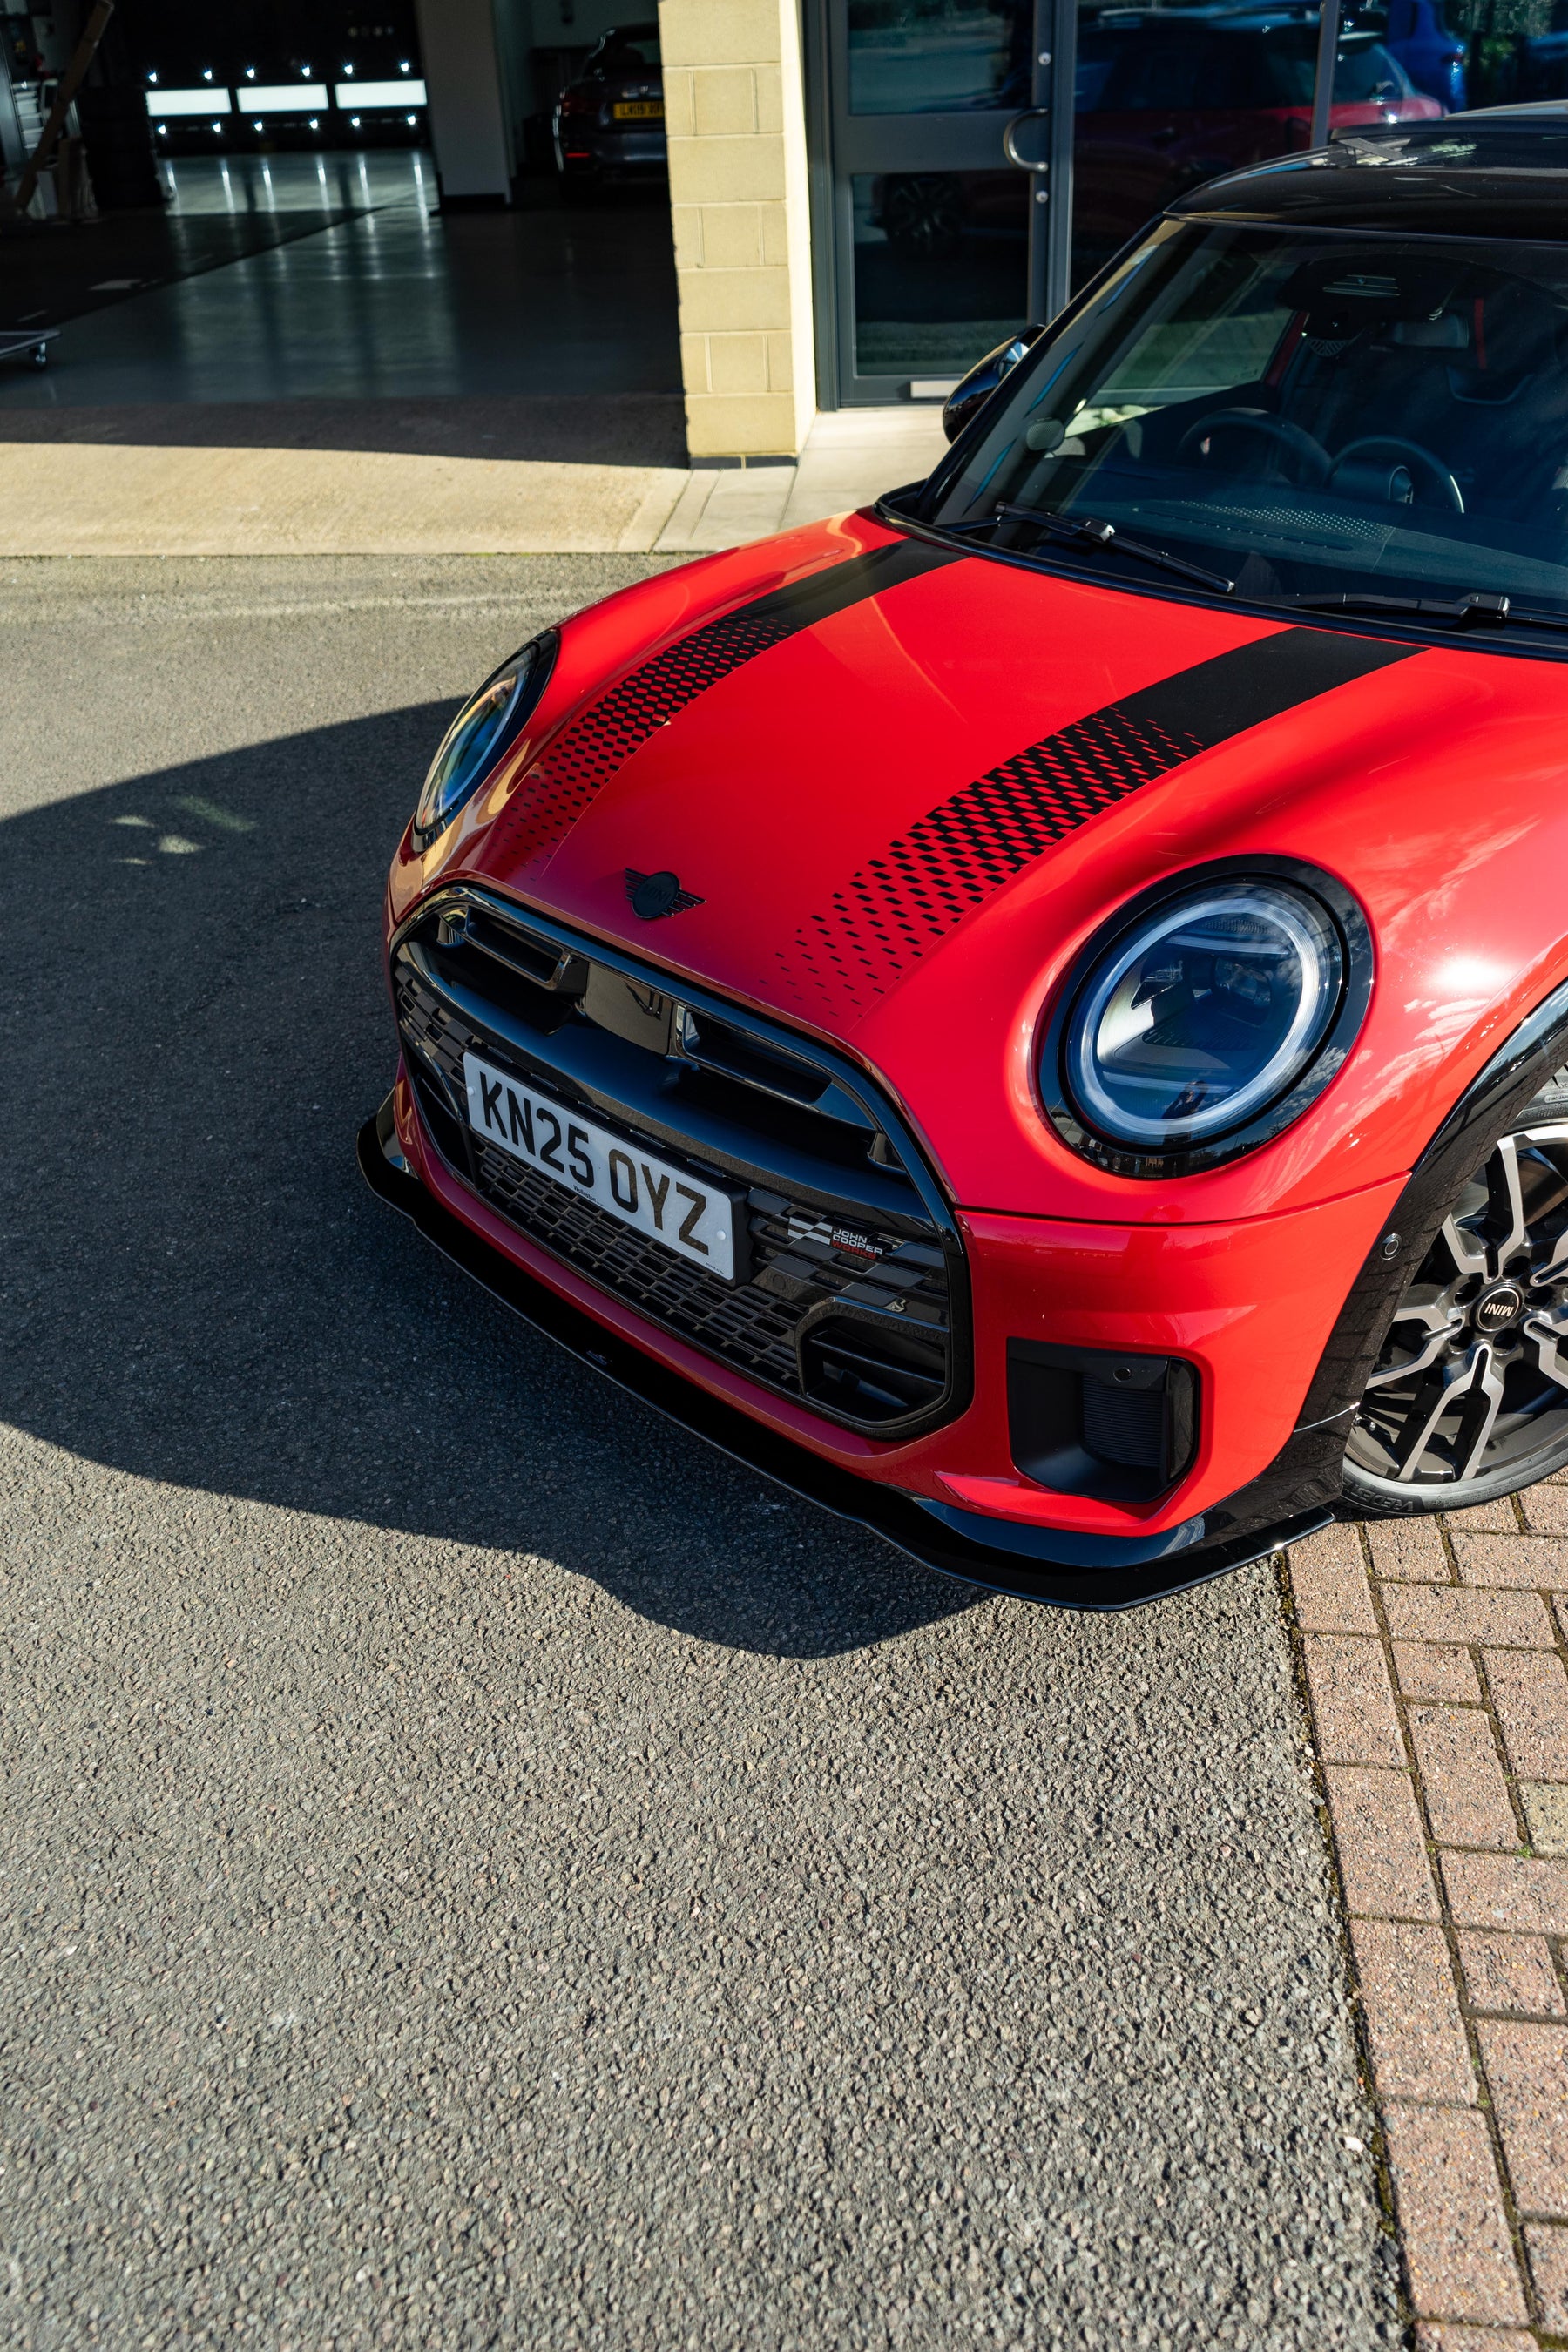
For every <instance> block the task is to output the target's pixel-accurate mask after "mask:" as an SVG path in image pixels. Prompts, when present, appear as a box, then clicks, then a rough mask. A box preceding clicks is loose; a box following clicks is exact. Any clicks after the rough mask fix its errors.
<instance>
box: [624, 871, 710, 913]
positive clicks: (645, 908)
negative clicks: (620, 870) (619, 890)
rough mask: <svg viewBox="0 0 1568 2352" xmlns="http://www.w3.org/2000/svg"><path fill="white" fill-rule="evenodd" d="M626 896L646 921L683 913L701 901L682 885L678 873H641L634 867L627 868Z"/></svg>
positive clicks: (634, 909) (634, 911)
mask: <svg viewBox="0 0 1568 2352" xmlns="http://www.w3.org/2000/svg"><path fill="white" fill-rule="evenodd" d="M626 896H627V898H629V899H630V900H631V902H632V912H633V914H634V915H640V916H641V917H642V919H643V921H644V922H645V923H657V922H658V919H659V917H660V916H661V915H683V914H685V912H686V910H687V908H689V907H700V905H701V904H702V901H701V899H700V898H696V897H694V896H693V894H692V893H691V892H690V891H689V890H683V889H682V888H681V887H680V877H679V874H671V873H668V871H667V872H664V873H661V874H639V873H638V872H637V868H636V866H627V867H626Z"/></svg>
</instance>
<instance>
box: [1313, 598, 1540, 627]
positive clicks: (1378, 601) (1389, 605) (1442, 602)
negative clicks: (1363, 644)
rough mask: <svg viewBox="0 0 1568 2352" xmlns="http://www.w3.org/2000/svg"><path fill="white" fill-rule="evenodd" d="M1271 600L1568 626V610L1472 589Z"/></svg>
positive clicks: (1450, 619)
mask: <svg viewBox="0 0 1568 2352" xmlns="http://www.w3.org/2000/svg"><path fill="white" fill-rule="evenodd" d="M1268 602H1269V603H1270V604H1294V605H1297V606H1298V607H1300V609H1302V610H1304V611H1308V612H1313V613H1370V614H1373V615H1376V614H1379V613H1405V614H1409V615H1410V616H1411V618H1412V619H1414V620H1420V621H1438V622H1441V621H1446V622H1447V624H1448V625H1449V627H1450V628H1455V629H1473V628H1492V629H1568V613H1540V612H1536V611H1534V610H1533V609H1532V608H1531V606H1529V605H1527V604H1515V603H1514V601H1513V599H1512V597H1511V596H1493V595H1489V594H1487V593H1483V592H1472V593H1470V594H1469V595H1468V596H1447V597H1445V596H1378V595H1373V594H1372V593H1370V592H1368V593H1365V594H1363V593H1359V592H1358V591H1357V590H1355V589H1353V588H1352V589H1351V590H1349V591H1348V592H1347V593H1344V594H1342V595H1337V596H1270V597H1269V599H1268Z"/></svg>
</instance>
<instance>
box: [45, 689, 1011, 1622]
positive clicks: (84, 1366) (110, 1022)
mask: <svg viewBox="0 0 1568 2352" xmlns="http://www.w3.org/2000/svg"><path fill="white" fill-rule="evenodd" d="M448 716H449V712H448V710H447V708H446V707H445V706H438V705H425V706H418V707H413V708H408V709H400V710H396V711H392V712H389V713H385V714H383V715H380V716H377V717H374V718H368V719H359V720H355V721H353V722H352V723H349V724H345V725H339V726H333V727H326V728H322V729H320V730H315V731H312V732H309V733H304V734H300V735H295V736H291V737H288V738H285V739H282V740H277V741H273V742H268V743H265V744H261V745H257V746H253V747H249V748H247V749H244V750H241V751H231V752H226V753H223V754H221V755H218V756H215V757H213V758H210V759H205V760H200V761H194V762H192V763H190V764H188V765H185V766H181V767H176V768H170V769H167V770H164V771H163V772H159V773H156V774H151V775H145V776H140V777H137V778H134V779H132V781H130V782H124V783H120V784H116V785H113V786H111V787H109V788H106V789H104V790H102V791H100V792H96V793H90V794H87V795H84V796H81V797H79V798H76V799H73V800H69V801H66V802H62V803H56V804H55V805H53V806H49V807H47V808H44V809H42V810H38V811H36V812H32V813H29V814H25V815H22V816H18V817H16V818H13V819H11V820H9V821H8V822H6V823H5V824H4V825H0V843H3V845H4V852H5V865H6V872H7V877H8V880H9V885H10V896H11V905H12V908H13V910H14V919H13V922H12V924H11V925H10V926H9V927H8V929H7V933H6V937H5V943H4V945H3V947H0V959H3V961H4V964H5V967H7V969H6V987H5V1002H6V1003H8V1005H9V1006H10V1008H11V1013H10V1021H11V1036H10V1043H11V1048H12V1050H11V1053H10V1055H9V1057H8V1060H9V1070H10V1080H11V1093H10V1106H9V1108H10V1116H9V1118H8V1121H7V1128H8V1134H7V1144H8V1147H9V1157H10V1162H11V1171H12V1176H11V1182H10V1184H9V1185H8V1187H7V1193H8V1197H7V1199H6V1202H5V1236H4V1241H3V1244H0V1314H3V1316H4V1320H5V1330H6V1335H7V1345H6V1346H5V1349H3V1350H0V1414H3V1415H4V1417H5V1419H6V1420H8V1421H10V1422H11V1423H14V1424H15V1425H16V1426H17V1427H19V1428H22V1429H24V1430H26V1431H29V1432H31V1433H34V1434H36V1435H37V1437H39V1438H41V1439H44V1440H46V1441H47V1442H48V1443H49V1444H52V1445H57V1446H61V1447H64V1448H67V1449H68V1450H69V1451H70V1452H71V1453H73V1454H79V1455H82V1456H85V1457H87V1458H89V1459H90V1460H93V1461H96V1462H100V1463H103V1464H106V1465H111V1466H112V1467H114V1468H115V1469H117V1470H120V1471H122V1472H127V1473H131V1474H133V1475H137V1476H140V1477H146V1478H151V1479H158V1480H163V1481H167V1482H170V1483H173V1484H175V1485H181V1486H188V1487H192V1488H196V1489H202V1490H206V1491H211V1492H216V1493H224V1494H232V1495H237V1496H246V1497H251V1498H254V1499H257V1500H258V1501H261V1502H263V1503H267V1504H271V1505H276V1506H279V1507H284V1508H288V1509H291V1510H300V1511H307V1512H312V1513H317V1514H321V1515H322V1516H324V1517H331V1518H347V1519H352V1520H360V1521H364V1522H368V1523H369V1524H372V1525H374V1526H377V1527H381V1528H386V1529H388V1530H407V1531H410V1532H415V1533H417V1534H419V1535H421V1536H426V1537H433V1538H442V1539H446V1540H448V1541H450V1542H452V1543H455V1544H458V1545H462V1546H468V1547H478V1548H484V1549H494V1550H496V1551H498V1552H504V1553H509V1554H514V1555H515V1554H523V1555H533V1556H539V1557H542V1558H545V1559H552V1560H555V1561H558V1562H559V1563H561V1564H562V1565H563V1567H564V1568H565V1569H567V1570H569V1571H571V1572H573V1573H574V1574H578V1575H583V1576H587V1577H591V1578H593V1579H594V1580H596V1581H597V1582H598V1583H599V1584H600V1585H602V1586H603V1587H604V1588H605V1590H606V1591H609V1592H611V1593H613V1594H615V1595H616V1597H617V1598H619V1599H620V1600H621V1601H625V1602H626V1604H627V1605H628V1606H629V1607H631V1608H634V1609H636V1610H638V1611H640V1612H643V1613H644V1614H645V1615H647V1616H648V1617H649V1618H652V1619H654V1620H657V1621H658V1622H662V1623H666V1624H668V1625H670V1626H672V1627H678V1628H679V1630H680V1631H681V1632H683V1633H688V1634H690V1635H693V1636H695V1637H697V1638H699V1639H701V1640H705V1641H710V1642H714V1643H723V1644H725V1645H728V1646H732V1647H736V1648H741V1649H745V1650H751V1651H755V1652H758V1653H761V1654H776V1655H781V1656H792V1657H813V1656H826V1655H830V1654H837V1653H841V1652H843V1651H846V1650H850V1649H854V1648H858V1647H860V1646H863V1645H865V1644H868V1643H876V1642H880V1641H885V1640H887V1639H889V1638H890V1637H892V1636H894V1635H897V1634H900V1633H906V1632H908V1631H910V1630H911V1629H913V1628H915V1627H917V1626H920V1625H921V1624H924V1623H927V1622H931V1621H932V1620H934V1619H938V1618H941V1617H944V1616H948V1615H951V1614H952V1613H953V1612H955V1611H958V1610H961V1609H963V1608H966V1607H969V1606H971V1605H973V1602H974V1601H976V1600H977V1599H978V1597H979V1596H978V1595H976V1594H974V1593H973V1592H972V1591H969V1590H968V1589H967V1588H965V1587H963V1586H962V1585H958V1584H954V1583H949V1582H948V1581H947V1580H944V1579H942V1578H941V1577H938V1576H936V1575H934V1574H931V1572H929V1571H927V1570H922V1569H921V1568H920V1567H918V1566H917V1565H916V1564H914V1563H913V1562H910V1561H909V1560H907V1559H904V1558H903V1557H902V1556H901V1555H900V1554H898V1553H896V1552H894V1551H892V1550H891V1549H889V1548H888V1547H887V1546H885V1545H883V1544H882V1543H881V1542H879V1540H878V1539H877V1538H874V1537H872V1536H869V1535H868V1534H866V1533H864V1532H863V1531H861V1530H858V1529H856V1528H850V1527H847V1526H846V1525H844V1524H843V1523H842V1522H839V1521H837V1520H835V1519H832V1518H829V1517H826V1515H825V1514H822V1513H820V1512H818V1511H816V1510H815V1509H813V1508H812V1507H810V1506H809V1505H806V1504H805V1503H802V1502H799V1501H797V1500H795V1498H793V1497H791V1496H786V1495H784V1494H782V1493H781V1492H780V1491H779V1490H778V1489H776V1488H773V1487H771V1486H767V1485H766V1484H765V1483H764V1482H763V1481H761V1480H759V1479H757V1478H755V1477H753V1476H752V1475H751V1474H750V1473H748V1472H746V1471H744V1470H743V1469H742V1468H740V1467H739V1466H738V1465H734V1464H732V1463H731V1462H729V1461H727V1460H726V1459H724V1458H723V1457H722V1456H721V1455H718V1454H714V1453H712V1452H710V1450H709V1449H708V1448H707V1447H706V1446H704V1445H702V1444H700V1442H699V1441H698V1440H696V1439H694V1438H691V1437H689V1436H688V1435H687V1434H686V1433H683V1432H681V1431H679V1430H678V1429H676V1428H674V1427H672V1426H671V1425H670V1424H668V1423H665V1422H663V1421H662V1420H660V1418H659V1417H658V1415H657V1414H655V1413H653V1412H650V1411H648V1410H647V1408H645V1407H643V1406H642V1405H640V1404H637V1403H636V1402H633V1401H631V1400H630V1399H628V1398H626V1396H624V1395H623V1394H621V1393H620V1392H619V1391H616V1390H614V1389H612V1388H610V1387H609V1386H608V1385H607V1384H606V1383H605V1382H603V1381H600V1380H598V1379H597V1378H596V1376H595V1375H594V1374H593V1373H592V1372H591V1371H589V1370H587V1368H586V1367H584V1366H583V1365H581V1364H579V1363H578V1362H576V1361H575V1360H574V1359H573V1358H571V1357H569V1356H567V1355H565V1354H564V1353H563V1351H562V1350H561V1349H557V1348H556V1347H554V1346H553V1345H552V1343H551V1342H550V1341H549V1340H547V1339H544V1338H542V1336H541V1335H540V1334H538V1333H537V1332H535V1331H534V1330H532V1328H531V1327H530V1326H528V1325H526V1324H524V1323H523V1322H521V1320H519V1319H518V1318H515V1317H512V1316H511V1315H510V1314H509V1313H508V1311H507V1310H506V1309H505V1308H504V1307H500V1305H498V1304H497V1303H496V1302H495V1301H494V1300H492V1299H491V1298H490V1297H489V1296H488V1295H487V1294H485V1293H484V1292H482V1291H480V1290H479V1288H478V1287H477V1286H475V1285H473V1284H472V1283H470V1282H469V1281H468V1280H467V1279H466V1278H465V1277H464V1276H462V1275H460V1274H459V1273H458V1272H457V1271H456V1269H454V1268H453V1267H451V1266H449V1265H447V1263H446V1261H445V1260H443V1259H442V1258H440V1257H439V1256H438V1255H437V1254H436V1253H435V1252H434V1251H432V1250H431V1249H430V1248H429V1247H428V1246H427V1245H426V1244H425V1243H424V1242H423V1241H422V1240H420V1238H419V1237H418V1236H417V1234H416V1233H415V1231H414V1229H413V1228H412V1227H411V1226H410V1225H409V1224H408V1223H405V1221H404V1220H403V1219H402V1218H399V1217H397V1216H396V1215H395V1214H394V1213H391V1212H389V1211H388V1210H386V1209H385V1208H384V1207H383V1206H382V1204H381V1203H380V1202H377V1201H376V1200H375V1199H374V1197H373V1196H372V1194H371V1193H370V1192H369V1191H368V1189H367V1188H366V1186H365V1185H364V1183H363V1180H362V1178H361V1177H360V1175H359V1172H358V1170H357V1168H356V1166H355V1162H354V1137H355V1131H356V1129H357V1128H358V1126H359V1124H360V1122H361V1120H363V1118H365V1117H366V1115H367V1114H368V1113H369V1112H370V1111H372V1110H373V1109H374V1108H375V1105H376V1103H377V1102H378V1101H379V1099H380V1098H381V1097H382V1095H383V1094H384V1091H385V1088H386V1087H387V1085H388V1083H389V1082H390V1078H391V1074H392V1069H393V1065H394V1059H395V1055H394V1047H393V1041H392V1024H391V1015H390V1012H389V1009H388V1005H387V1002H386V995H385V989H384V981H383V977H382V970H381V959H380V943H379V933H378V910H379V906H380V900H381V891H382V886H383V880H384V870H385V865H386V860H387V857H388V856H389V855H390V852H391V849H392V846H393V844H394V842H395V839H396V836H397V834H398V831H399V829H400V827H401V825H402V824H403V822H404V820H405V815H406V813H407V811H406V803H407V802H408V800H409V797H410V793H411V792H412V789H413V782H414V780H415V779H416V778H417V776H418V775H419V774H420V772H421V771H422V769H423V766H424V764H425V761H426V758H427V757H428V752H429V747H430V745H431V744H432V743H433V742H434V741H435V740H437V737H438V734H439V731H440V729H441V726H442V724H443V723H444V721H445V720H446V719H447V717H448Z"/></svg>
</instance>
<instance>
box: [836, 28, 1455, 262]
mask: <svg viewBox="0 0 1568 2352" xmlns="http://www.w3.org/2000/svg"><path fill="white" fill-rule="evenodd" d="M1317 54H1318V26H1317V11H1316V9H1315V8H1314V9H1313V10H1312V12H1311V15H1310V17H1309V16H1307V15H1306V14H1305V13H1304V12H1302V11H1300V10H1276V11H1272V12H1265V11H1262V10H1255V11H1251V12H1248V13H1246V14H1241V13H1237V14H1226V13H1223V12H1220V11H1211V10H1194V9H1174V8H1162V9H1156V10H1150V11H1143V10H1139V9H1133V8H1127V9H1121V8H1119V9H1115V10H1112V11H1107V12H1106V13H1105V14H1103V15H1101V16H1098V17H1088V16H1086V17H1085V18H1084V19H1083V21H1082V23H1081V24H1080V26H1079V37H1078V81H1077V90H1076V113H1075V136H1074V142H1073V235H1074V241H1075V244H1076V246H1077V248H1078V250H1079V254H1080V256H1082V257H1087V259H1088V261H1089V265H1090V266H1091V267H1092V266H1098V264H1099V263H1100V261H1102V260H1105V259H1108V258H1109V257H1110V255H1111V254H1112V253H1114V252H1116V251H1117V250H1118V249H1119V248H1120V247H1121V246H1123V245H1125V244H1126V242H1127V240H1128V238H1129V237H1130V236H1135V235H1136V234H1137V232H1138V230H1139V229H1141V228H1142V226H1143V224H1144V222H1145V221H1147V220H1151V219H1152V217H1153V215H1155V214H1156V213H1158V212H1160V211H1161V210H1163V207H1164V206H1165V205H1170V204H1173V203H1174V202H1175V201H1176V199H1177V198H1178V197H1179V196H1182V195H1184V194H1186V193H1187V191H1188V190H1189V189H1191V188H1194V187H1196V186H1198V185H1199V184H1200V183H1201V182H1203V181H1205V180H1212V179H1215V178H1217V177H1218V176H1219V175H1220V174H1221V173H1226V172H1236V171H1240V170H1244V169H1245V168H1246V167H1247V165H1248V164H1252V163H1265V162H1267V161H1268V159H1269V158H1270V157H1272V156H1276V155H1283V154H1288V153H1289V152H1293V151H1296V150H1299V149H1304V148H1305V147H1306V146H1307V144H1308V142H1309V140H1310V135H1311V122H1312V83H1313V77H1314V74H1315V71H1316V66H1317ZM1443 111H1444V110H1443V108H1442V107H1441V106H1440V105H1439V104H1438V103H1437V101H1436V99H1432V98H1426V97H1423V95H1422V94H1421V92H1420V91H1419V90H1418V89H1416V87H1415V83H1414V82H1413V81H1412V79H1411V78H1410V76H1409V74H1408V72H1407V71H1406V70H1405V67H1404V66H1403V65H1402V64H1401V63H1400V62H1399V60H1398V58H1395V57H1394V55H1393V54H1392V52H1391V51H1390V50H1389V49H1388V48H1387V47H1385V46H1384V44H1383V42H1381V41H1379V40H1378V39H1376V38H1375V37H1373V35H1372V34H1371V33H1365V32H1356V31H1353V30H1352V31H1348V32H1346V33H1344V34H1342V36H1341V39H1340V45H1339V50H1338V54H1337V58H1336V62H1335V67H1334V103H1333V108H1332V112H1331V129H1332V130H1334V131H1348V130H1356V129H1360V128H1362V127H1363V125H1367V124H1371V123H1389V122H1426V121H1436V119H1437V118H1439V117H1440V116H1441V115H1442V113H1443ZM872 220H873V224H874V226H877V227H879V228H880V229H882V230H883V231H884V233H885V234H886V236H887V237H888V241H889V244H890V245H893V246H895V247H900V249H902V250H903V251H905V252H907V253H908V254H910V256H911V257H919V258H921V259H925V260H931V259H937V258H940V257H942V256H945V255H949V254H953V253H956V252H957V251H958V250H959V248H960V247H961V246H962V244H963V239H964V237H965V236H966V235H967V234H968V233H970V232H971V231H972V230H973V229H986V230H991V231H993V232H1011V233H1014V234H1017V233H1018V232H1019V231H1020V230H1021V229H1022V227H1023V226H1024V224H1023V220H1022V211H1021V199H1020V194H1019V191H1018V189H1017V187H1016V184H1014V183H1013V182H1012V181H1011V180H1010V179H1009V178H1008V176H1007V175H1006V174H1005V173H999V172H973V173H971V172H923V173H888V174H887V175H886V176H885V177H884V178H883V179H882V180H881V181H880V182H879V184H878V186H877V188H876V190H875V191H874V193H873V200H872Z"/></svg>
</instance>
